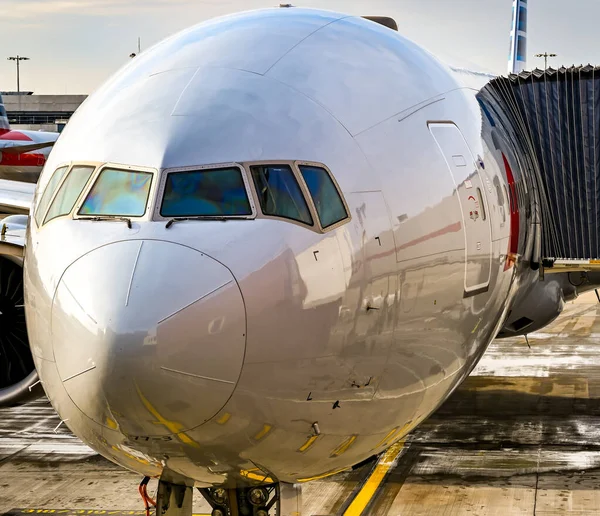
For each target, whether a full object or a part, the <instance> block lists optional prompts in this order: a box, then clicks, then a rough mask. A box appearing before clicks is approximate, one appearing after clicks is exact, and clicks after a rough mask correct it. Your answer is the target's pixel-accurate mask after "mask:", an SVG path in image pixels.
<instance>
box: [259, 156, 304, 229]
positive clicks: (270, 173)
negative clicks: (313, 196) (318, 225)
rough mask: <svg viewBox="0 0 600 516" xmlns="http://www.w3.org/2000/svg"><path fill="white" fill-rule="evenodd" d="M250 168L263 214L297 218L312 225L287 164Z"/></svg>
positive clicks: (296, 183) (296, 182)
mask: <svg viewBox="0 0 600 516" xmlns="http://www.w3.org/2000/svg"><path fill="white" fill-rule="evenodd" d="M250 169H251V171H252V178H253V179H254V184H255V185H256V191H257V193H258V199H259V200H260V207H261V208H262V211H263V213H264V214H265V215H272V216H275V217H283V218H286V219H292V220H297V221H299V222H304V223H305V224H308V225H310V226H312V224H313V220H312V217H311V215H310V211H309V209H308V206H307V204H306V200H305V199H304V195H302V190H300V185H298V181H296V177H295V176H294V172H293V171H292V169H291V168H290V167H289V166H288V165H257V166H253V167H250Z"/></svg>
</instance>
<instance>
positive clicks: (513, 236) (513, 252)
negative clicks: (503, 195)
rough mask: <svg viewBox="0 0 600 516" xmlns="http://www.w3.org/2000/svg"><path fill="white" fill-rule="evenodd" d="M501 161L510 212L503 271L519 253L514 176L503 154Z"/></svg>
mask: <svg viewBox="0 0 600 516" xmlns="http://www.w3.org/2000/svg"><path fill="white" fill-rule="evenodd" d="M502 159H503V160H504V169H505V170H506V181H507V182H508V190H509V193H508V195H509V199H507V202H508V206H509V210H510V235H509V237H508V253H507V257H506V262H505V264H504V270H508V269H510V268H511V267H512V266H513V265H514V264H515V260H516V259H517V254H518V252H519V202H518V197H517V189H516V187H515V176H514V175H513V172H512V169H511V168H510V164H509V163H508V160H507V159H506V156H505V155H504V154H502Z"/></svg>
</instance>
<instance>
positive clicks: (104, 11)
mask: <svg viewBox="0 0 600 516" xmlns="http://www.w3.org/2000/svg"><path fill="white" fill-rule="evenodd" d="M277 3H278V2H276V1H273V0H0V49H1V54H0V90H14V89H16V81H15V65H14V63H12V62H9V61H7V60H6V58H7V57H8V56H13V55H16V54H20V55H24V56H27V57H30V58H31V61H28V62H25V63H22V68H21V89H23V90H32V91H35V92H36V93H40V94H41V93H91V92H92V91H93V90H94V89H95V88H97V87H98V86H99V85H100V84H102V82H104V81H105V80H106V79H108V77H110V76H111V75H112V74H113V73H114V72H115V71H116V70H117V69H118V68H119V67H120V66H121V65H123V64H124V63H125V62H126V61H127V60H128V59H129V57H128V56H129V54H130V53H131V52H134V51H136V47H137V38H138V36H140V37H141V41H142V50H143V49H144V48H148V47H149V46H150V45H152V44H154V43H156V42H158V41H160V40H161V39H163V38H164V37H166V36H168V35H170V34H172V33H174V32H177V31H179V30H181V29H184V28H186V27H188V26H190V25H193V24H196V23H199V22H201V21H203V20H206V19H208V18H213V17H215V16H219V15H223V14H228V13H233V12H236V11H242V10H248V9H255V8H261V7H271V6H273V5H276V4H277ZM293 3H294V5H299V6H302V7H319V8H323V9H329V10H335V11H342V12H346V13H350V14H356V15H367V14H371V15H374V14H378V15H387V16H392V17H393V18H394V19H396V21H397V22H398V25H399V27H400V32H401V33H402V34H404V35H405V36H407V37H409V38H410V39H412V40H413V41H415V42H417V43H418V44H420V45H422V46H424V47H426V48H427V49H428V50H430V51H431V52H433V53H434V54H436V55H438V56H439V57H440V58H442V59H443V60H444V61H446V62H448V63H449V64H452V65H455V66H465V67H470V68H474V69H478V70H482V71H488V72H493V73H505V72H506V61H507V55H508V47H509V31H510V17H511V5H512V0H302V1H299V0H296V1H293ZM598 19H600V1H598V0H569V1H565V0H529V48H528V59H529V62H528V64H529V67H530V68H531V67H534V65H536V64H540V63H541V61H540V60H539V59H534V58H533V54H535V53H538V52H544V51H548V52H555V53H557V54H559V58H558V59H555V60H554V61H553V64H556V65H560V64H564V65H571V64H574V63H575V64H581V63H592V64H600V34H599V31H598V28H597V20H598Z"/></svg>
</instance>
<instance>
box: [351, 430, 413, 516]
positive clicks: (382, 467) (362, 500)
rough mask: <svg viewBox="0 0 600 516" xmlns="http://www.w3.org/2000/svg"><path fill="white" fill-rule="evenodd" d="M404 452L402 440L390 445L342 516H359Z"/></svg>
mask: <svg viewBox="0 0 600 516" xmlns="http://www.w3.org/2000/svg"><path fill="white" fill-rule="evenodd" d="M403 450H404V440H402V441H398V442H397V443H396V444H394V445H392V446H391V447H390V448H389V449H388V450H387V451H386V452H385V453H384V454H383V455H382V456H381V458H380V459H379V460H378V461H377V465H376V466H375V469H373V471H372V472H371V475H369V478H368V479H367V481H366V482H365V484H364V485H363V486H362V488H361V489H360V491H359V492H358V494H357V495H356V497H355V498H354V500H352V503H351V504H350V506H349V507H348V508H347V509H346V512H344V516H360V515H361V514H362V513H363V512H364V510H365V509H366V508H367V505H369V502H370V501H371V500H372V499H373V496H375V493H376V492H377V489H379V486H380V485H381V483H382V482H383V479H384V478H385V476H386V475H387V474H388V473H389V471H390V470H391V469H392V468H393V467H394V466H395V465H396V464H397V462H398V458H399V457H400V455H401V454H402V451H403Z"/></svg>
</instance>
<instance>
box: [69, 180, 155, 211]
mask: <svg viewBox="0 0 600 516" xmlns="http://www.w3.org/2000/svg"><path fill="white" fill-rule="evenodd" d="M151 183H152V174H150V173H149V172H136V171H127V170H115V169H110V168H105V169H104V170H103V171H102V172H101V173H100V175H99V176H98V179H97V180H96V183H95V184H94V186H93V187H92V189H91V190H90V193H89V194H88V196H87V198H86V200H85V202H84V203H83V206H82V207H81V210H80V211H79V213H80V214H81V215H115V216H130V217H141V216H142V215H143V214H144V213H145V212H146V204H147V203H148V194H149V193H150V184H151Z"/></svg>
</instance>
